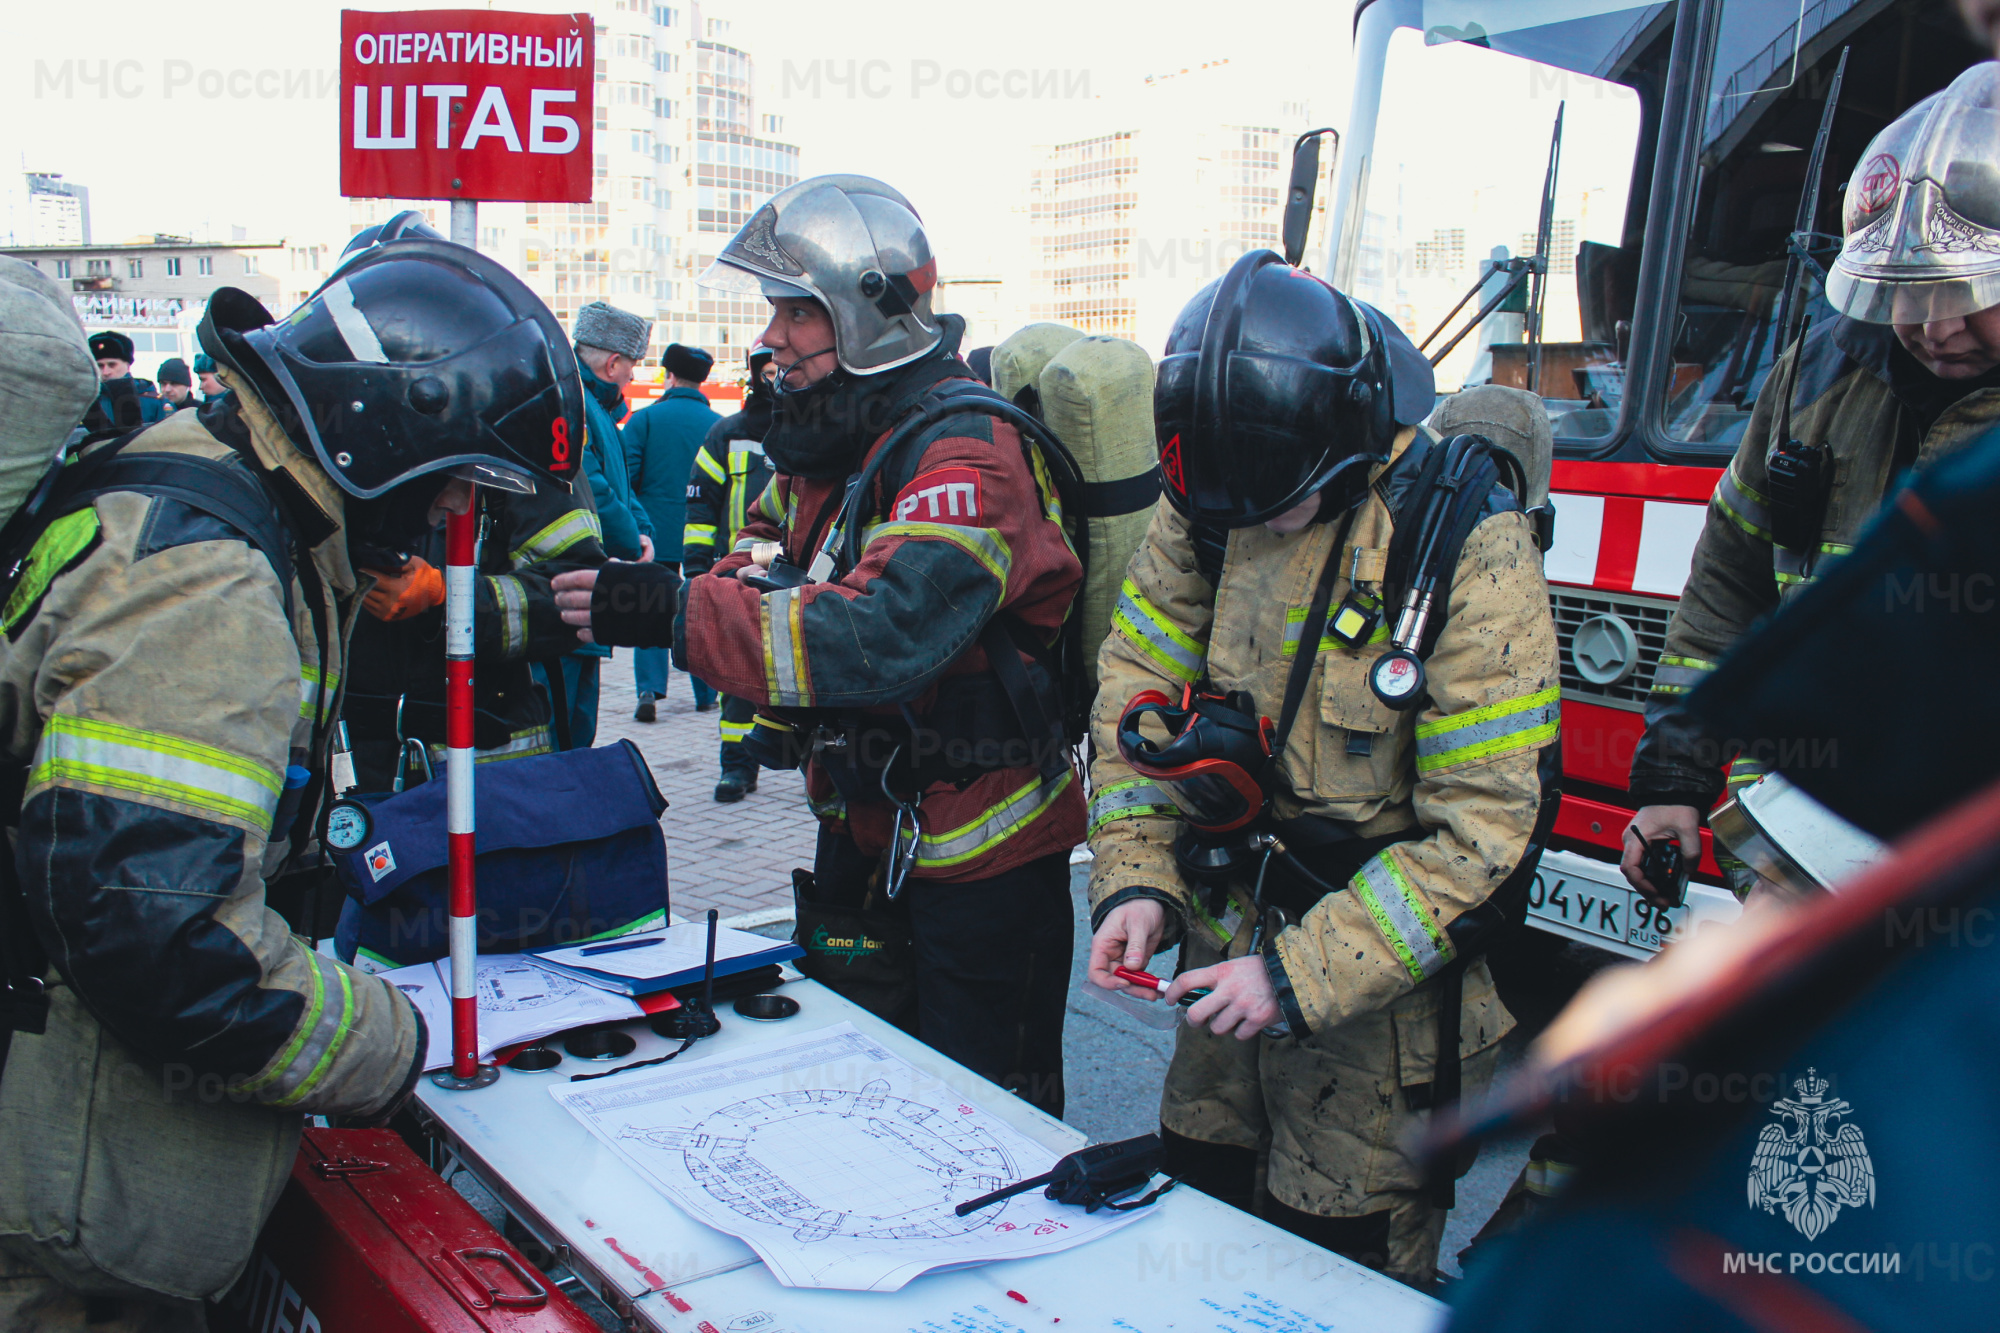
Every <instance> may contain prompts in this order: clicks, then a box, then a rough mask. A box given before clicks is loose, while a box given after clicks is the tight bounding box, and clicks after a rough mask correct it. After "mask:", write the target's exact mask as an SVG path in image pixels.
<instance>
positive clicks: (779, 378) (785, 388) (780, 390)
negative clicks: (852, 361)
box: [771, 347, 838, 398]
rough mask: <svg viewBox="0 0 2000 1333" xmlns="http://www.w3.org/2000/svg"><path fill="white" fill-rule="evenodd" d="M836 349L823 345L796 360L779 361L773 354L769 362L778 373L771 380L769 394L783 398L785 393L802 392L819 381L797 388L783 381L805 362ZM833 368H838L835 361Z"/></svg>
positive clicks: (830, 353) (832, 352)
mask: <svg viewBox="0 0 2000 1333" xmlns="http://www.w3.org/2000/svg"><path fill="white" fill-rule="evenodd" d="M836 350H838V349H836V348H833V347H823V348H821V349H820V350H819V351H817V352H808V353H806V354H805V355H804V356H802V357H800V358H799V359H798V360H796V361H780V360H778V359H777V357H776V356H773V357H772V358H771V364H772V365H774V366H776V367H777V368H778V373H777V375H775V376H774V377H773V378H772V380H771V395H772V396H773V397H775V398H783V397H785V396H786V395H787V394H794V393H804V392H805V391H806V390H808V389H810V388H812V387H813V385H814V384H818V383H820V381H819V380H814V381H813V382H812V384H801V385H800V386H799V387H798V388H796V389H794V388H792V387H791V386H790V385H789V384H787V383H785V381H786V380H788V379H790V378H791V377H792V372H793V371H795V370H797V369H798V368H799V367H800V366H803V365H804V364H805V363H806V362H808V361H816V360H818V359H819V358H820V357H823V356H832V355H833V354H834V352H835V351H836ZM835 368H836V369H838V364H837V363H836V367H835Z"/></svg>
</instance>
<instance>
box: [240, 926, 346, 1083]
mask: <svg viewBox="0 0 2000 1333" xmlns="http://www.w3.org/2000/svg"><path fill="white" fill-rule="evenodd" d="M305 956H306V958H307V959H308V960H309V961H310V963H311V967H310V969H309V970H308V973H307V975H308V976H309V977H310V979H311V983H312V990H311V993H310V994H308V995H307V997H306V1012H305V1018H304V1019H303V1021H301V1022H300V1023H299V1026H298V1030H297V1031H296V1032H294V1033H293V1034H292V1040H291V1043H290V1044H289V1045H288V1046H286V1047H285V1049H284V1050H283V1051H281V1052H280V1053H279V1054H278V1057H277V1059H275V1060H273V1061H272V1062H271V1064H270V1066H269V1067H268V1068H267V1069H266V1071H265V1072H264V1073H262V1074H260V1075H258V1076H257V1077H256V1078H254V1079H251V1080H250V1081H249V1082H248V1083H245V1084H244V1085H243V1086H242V1087H241V1088H239V1089H238V1091H239V1092H243V1093H254V1092H259V1091H262V1090H263V1089H265V1088H268V1087H276V1088H277V1089H278V1090H279V1095H278V1096H276V1097H273V1098H269V1099H267V1100H269V1102H270V1104H271V1105H272V1106H296V1105H298V1104H299V1103H300V1102H302V1101H304V1100H305V1099H306V1098H307V1097H310V1096H311V1095H312V1093H313V1090H314V1089H316V1088H317V1087H319V1085H320V1083H321V1081H322V1080H324V1079H325V1078H326V1072H327V1070H329V1069H331V1068H332V1067H333V1061H334V1057H335V1056H337V1055H339V1054H340V1048H341V1047H342V1046H343V1045H345V1044H346V1042H347V1034H348V1032H349V1030H350V1029H352V1028H353V1026H354V982H353V980H352V979H351V978H350V977H349V976H348V974H347V972H346V970H345V969H343V968H338V967H335V966H334V965H333V964H332V963H331V962H329V961H328V960H327V959H325V958H322V957H321V956H320V955H319V954H317V953H312V952H310V951H307V952H306V955H305Z"/></svg>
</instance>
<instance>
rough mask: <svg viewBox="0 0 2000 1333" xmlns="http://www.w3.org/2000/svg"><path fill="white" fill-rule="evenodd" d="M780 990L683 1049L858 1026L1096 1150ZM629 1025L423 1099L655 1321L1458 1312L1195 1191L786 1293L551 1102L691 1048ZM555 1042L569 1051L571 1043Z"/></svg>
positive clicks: (885, 1332)
mask: <svg viewBox="0 0 2000 1333" xmlns="http://www.w3.org/2000/svg"><path fill="white" fill-rule="evenodd" d="M783 993H784V994H786V995H789V996H791V997H792V998H793V999H795V1000H797V1001H798V1002H799V1004H800V1012H799V1014H798V1015H797V1016H796V1017H793V1018H789V1019H785V1020H783V1021H781V1022H778V1023H756V1022H752V1021H751V1020H749V1019H746V1018H743V1017H741V1016H739V1015H738V1014H737V1013H736V1012H735V1010H734V1009H732V1008H731V1007H730V1006H729V1005H728V1004H727V1003H725V1004H722V1005H721V1006H720V1009H721V1013H720V1017H721V1019H722V1031H721V1032H719V1033H717V1034H716V1035H715V1036H713V1037H710V1038H708V1039H706V1040H704V1041H701V1042H699V1043H697V1044H696V1045H695V1046H694V1048H693V1049H691V1050H690V1051H688V1053H687V1054H686V1055H683V1056H681V1057H680V1061H679V1062H692V1061H694V1060H697V1059H704V1058H707V1057H710V1056H716V1055H724V1054H728V1053H730V1052H732V1051H736V1050H740V1049H742V1048H744V1047H747V1046H750V1045H753V1044H756V1043H758V1042H761V1041H764V1040H766V1039H768V1038H770V1037H773V1036H776V1035H778V1034H780V1033H782V1034H784V1035H785V1036H787V1037H790V1036H794V1035H801V1034H803V1033H805V1032H807V1031H810V1030H812V1029H815V1028H820V1027H825V1026H828V1025H831V1024H834V1023H840V1022H848V1023H852V1024H854V1025H855V1027H857V1028H859V1029H861V1030H863V1031H865V1032H867V1033H868V1034H869V1035H870V1036H871V1037H873V1038H875V1039H876V1040H878V1041H880V1042H882V1043H883V1044H884V1045H886V1046H888V1047H890V1048H891V1049H892V1050H894V1051H895V1052H896V1053H897V1054H898V1055H900V1056H902V1057H903V1058H904V1059H906V1060H908V1061H909V1062H910V1063H911V1064H913V1065H916V1066H917V1067H918V1068H920V1069H922V1070H924V1071H925V1072H926V1073H928V1074H930V1075H932V1076H933V1077H936V1078H938V1079H941V1080H943V1081H944V1082H945V1083H947V1084H949V1085H951V1086H952V1087H954V1088H958V1089H961V1090H963V1091H964V1092H965V1093H966V1094H968V1095H969V1096H970V1097H971V1098H973V1099H975V1100H977V1101H978V1103H979V1104H980V1105H981V1106H983V1107H985V1108H986V1109H987V1110H988V1111H989V1112H991V1113H992V1114H994V1115H996V1116H998V1117H1000V1118H1001V1119H1003V1120H1005V1121H1007V1122H1008V1123H1009V1124H1011V1125H1013V1126H1014V1127H1015V1128H1016V1129H1018V1130H1020V1131H1021V1132H1022V1133H1024V1134H1026V1135H1028V1136H1029V1137H1031V1138H1033V1139H1035V1140H1036V1141H1037V1142H1040V1143H1043V1144H1046V1145H1048V1146H1049V1147H1050V1148H1052V1149H1054V1150H1055V1151H1057V1152H1069V1151H1072V1150H1073V1149H1075V1148H1078V1147H1081V1146H1082V1145H1083V1142H1084V1136H1083V1135H1082V1134H1081V1133H1080V1132H1079V1131H1077V1130H1074V1129H1072V1128H1070V1127H1069V1126H1068V1125H1065V1124H1063V1123H1062V1122H1061V1121H1059V1120H1055V1119H1053V1118H1052V1117H1050V1116H1047V1115H1044V1114H1043V1113H1042V1112H1040V1111H1038V1110H1036V1109H1035V1108H1034V1107H1032V1106H1030V1105H1028V1103H1026V1102H1024V1101H1021V1100H1020V1099H1019V1098H1017V1097H1014V1096H1012V1095H1010V1094H1008V1093H1007V1092H1005V1091H1003V1090H1002V1089H1000V1088H998V1087H996V1086H995V1085H993V1084H991V1083H988V1082H987V1081H986V1080H984V1079H982V1078H980V1077H978V1076H977V1075H975V1074H973V1073H972V1072H971V1071H970V1070H967V1069H965V1068H964V1067H963V1066H960V1065H957V1064H954V1063H953V1062H951V1061H949V1060H947V1059H945V1058H944V1057H943V1056H941V1055H939V1054H938V1053H937V1052H935V1051H933V1050H931V1049H930V1048H929V1047H927V1046H925V1045H923V1044H922V1043H921V1042H918V1041H917V1040H915V1039H914V1038H912V1037H910V1036H909V1035H907V1034H906V1033H903V1032H901V1031H899V1030H898V1029H896V1028H894V1027H892V1026H891V1025H889V1024H887V1023H884V1022H883V1021H881V1020H880V1019H878V1018H876V1017H875V1016H874V1015H872V1014H869V1013H868V1012H866V1011H865V1010H863V1009H861V1008H859V1007H857V1006H855V1005H853V1004H850V1003H848V1002H847V1001H846V1000H843V999H841V998H840V997H839V996H838V995H835V994H834V993H833V992H832V991H830V990H828V989H826V988H825V987H823V986H820V985H818V984H817V983H814V982H811V981H793V982H791V983H790V984H788V985H786V986H785V987H784V988H783ZM624 1030H625V1031H627V1032H629V1033H631V1034H632V1036H633V1037H634V1038H636V1039H637V1041H638V1043H639V1045H638V1049H637V1050H635V1051H633V1052H632V1054H630V1055H628V1056H626V1057H624V1059H623V1060H619V1061H611V1062H606V1063H604V1064H602V1065H600V1064H598V1063H597V1062H595V1061H588V1060H579V1059H577V1058H576V1057H574V1056H569V1055H565V1056H564V1058H563V1062H562V1063H561V1064H560V1065H558V1066H556V1067H555V1068H554V1069H553V1070H550V1071H549V1072H548V1073H545V1074H522V1073H516V1072H515V1071H513V1070H511V1069H502V1070H501V1071H500V1078H499V1080H498V1081H497V1082H496V1083H494V1084H493V1085H492V1086H490V1087H486V1088H481V1089H477V1090H474V1091H471V1092H448V1091H446V1090H444V1089H442V1088H439V1087H437V1086H436V1085H435V1084H433V1083H431V1082H430V1081H429V1079H427V1078H426V1079H425V1080H423V1081H422V1082H421V1083H420V1084H419V1089H418V1093H417V1097H418V1101H419V1102H420V1103H421V1104H422V1106H423V1109H424V1110H425V1111H426V1112H427V1113H428V1114H429V1115H430V1116H431V1118H433V1119H434V1120H435V1121H436V1122H437V1125H438V1127H439V1129H440V1130H442V1132H443V1134H444V1136H445V1138H446V1140H447V1143H448V1144H449V1145H450V1146H451V1148H452V1149H453V1151H454V1152H456V1153H457V1155H458V1156H459V1158H460V1160H461V1161H462V1162H463V1163H464V1165H465V1166H466V1167H467V1168H468V1169H470V1170H471V1171H472V1172H473V1173H474V1174H475V1175H476V1176H477V1177H479V1179H480V1180H481V1181H482V1182H483V1183H484V1184H485V1185H486V1186H487V1187H488V1188H489V1189H491V1190H492V1191H493V1193H494V1194H495V1195H497V1196H498V1197H499V1198H500V1199H501V1201H502V1202H503V1203H504V1204H505V1205H506V1206H507V1207H508V1208H509V1210H510V1211H512V1212H514V1213H516V1214H517V1215H519V1216H521V1218H522V1220H523V1221H524V1222H526V1223H527V1224H528V1225H529V1226H530V1227H531V1229H533V1230H535V1231H537V1232H538V1233H540V1234H541V1235H542V1237H543V1239H544V1240H548V1241H551V1242H556V1243H561V1244H564V1245H567V1246H568V1248H569V1249H570V1251H571V1252H572V1253H573V1255H574V1257H575V1259H576V1260H577V1261H578V1266H579V1267H580V1268H582V1269H584V1270H587V1271H591V1272H594V1273H595V1274H596V1275H598V1276H599V1277H600V1279H601V1280H602V1281H603V1282H605V1283H608V1284H610V1285H613V1286H615V1287H616V1289H617V1290H618V1291H619V1292H621V1293H622V1294H623V1295H624V1297H625V1302H623V1304H625V1305H626V1306H627V1307H628V1308H629V1310H630V1312H631V1314H632V1315H633V1316H634V1317H636V1319H637V1320H638V1321H639V1322H640V1323H641V1324H644V1325H646V1326H649V1327H651V1328H655V1329H659V1330H663V1333H843V1331H845V1330H854V1331H855V1333H898V1331H901V1330H907V1331H908V1333H1015V1331H1016V1330H1029V1329H1052V1330H1053V1329H1060V1330H1062V1333H1070V1331H1071V1330H1095V1329H1119V1330H1130V1331H1131V1333H1166V1331H1167V1330H1174V1331H1176V1333H1189V1331H1193V1333H1210V1330H1215V1331H1217V1333H1326V1331H1329V1330H1336V1329H1337V1330H1381V1331H1382V1333H1406V1331H1407V1333H1416V1331H1417V1330H1430V1329H1434V1328H1437V1327H1440V1326H1441V1324H1442V1319H1443V1312H1444V1307H1443V1306H1441V1305H1439V1304H1438V1303H1437V1302H1435V1301H1433V1300H1431V1299H1429V1298H1428V1297H1425V1296H1422V1295H1419V1294H1418V1293H1416V1292H1414V1291H1411V1290H1410V1289H1409V1288H1407V1287H1405V1286H1403V1285H1402V1284H1400V1283H1398V1282H1394V1281H1392V1280H1390V1279H1388V1278H1385V1277H1382V1276H1381V1275H1379V1274H1377V1273H1372V1272H1370V1271H1368V1270H1367V1269H1364V1268H1361V1267H1360V1266H1358V1265H1356V1264H1352V1263H1349V1262H1348V1261H1347V1260H1344V1259H1341V1258H1339V1257H1338V1256H1335V1255H1332V1254H1329V1253H1328V1252H1326V1251H1325V1250H1322V1249H1320V1248H1318V1247H1317V1246H1314V1245H1309V1244H1307V1243H1306V1242H1304V1241H1301V1240H1299V1239H1297V1238H1296V1237H1294V1236H1291V1235H1290V1234H1288V1233H1286V1232H1283V1231H1280V1230H1278V1229H1277V1228H1276V1227H1272V1226H1270V1225H1268V1224H1266V1223H1264V1222H1261V1221H1259V1220H1258V1219H1256V1218H1254V1217H1251V1216H1250V1215H1248V1214H1246V1213H1242V1212H1238V1211H1237V1210H1236V1209H1233V1208H1230V1207H1228V1206H1226V1205H1224V1204H1220V1203H1217V1202H1215V1201H1214V1200H1212V1199H1209V1198H1208V1197H1207V1196H1205V1195H1202V1194H1200V1193H1198V1192H1196V1191H1194V1190H1191V1189H1185V1188H1183V1189H1176V1190H1173V1191H1172V1192H1170V1193H1168V1194H1167V1195H1165V1196H1164V1197H1163V1198H1162V1199H1161V1200H1160V1201H1159V1202H1158V1203H1156V1204H1154V1205H1152V1207H1151V1208H1149V1209H1148V1212H1149V1213H1150V1214H1151V1216H1148V1217H1146V1218H1144V1219H1142V1220H1141V1221H1139V1222H1136V1223H1134V1224H1133V1225H1131V1226H1128V1227H1125V1228H1123V1229H1121V1230H1119V1231H1117V1232H1114V1233H1112V1234H1111V1235H1109V1236H1106V1237H1104V1238H1103V1239H1101V1240H1098V1241H1095V1242H1093V1243H1091V1244H1089V1245H1083V1246H1079V1247H1078V1248H1076V1249H1073V1250H1067V1251H1064V1252H1063V1253H1061V1254H1056V1255H1050V1256H1046V1257H1043V1258H1039V1259H1022V1260H1012V1261H1007V1262H1003V1263H996V1264H987V1265H983V1266H980V1267H977V1268H968V1269H959V1270H956V1271H952V1272H943V1273H931V1274H927V1275H926V1276H924V1277H920V1278H918V1279H916V1280H915V1281H913V1282H911V1283H910V1284H909V1285H908V1286H906V1287H904V1288H903V1290H901V1291H899V1292H894V1293H869V1292H851V1291H823V1290H812V1289H803V1288H791V1287H785V1286H782V1285H780V1284H779V1283H778V1282H777V1280H776V1279H775V1278H773V1277H772V1276H771V1273H770V1271H769V1270H768V1269H766V1268H765V1267H764V1265H763V1264H762V1263H761V1262H760V1261H759V1260H758V1258H757V1256H756V1254H755V1253H754V1252H753V1251H752V1250H751V1249H750V1247H749V1246H748V1245H745V1244H744V1243H743V1242H742V1241H740V1240H737V1239H736V1238H735V1237H733V1236H729V1235H725V1234H724V1233H722V1232H720V1231H715V1230H713V1229H711V1228H709V1227H707V1226H704V1225H703V1224H701V1223H699V1222H696V1221H695V1220H693V1219H692V1218H690V1217H688V1216H687V1215H686V1214H684V1213H682V1212H681V1211H680V1210H679V1209H678V1208H676V1207H675V1206H674V1205H673V1204H672V1203H671V1202H669V1201H668V1200H667V1198H666V1197H665V1196H664V1195H662V1194H660V1193H659V1192H657V1191H656V1190H654V1189H653V1188H652V1187H651V1186H650V1185H648V1184H647V1183H646V1182H645V1181H643V1180H642V1179H641V1178H640V1177H639V1176H638V1175H637V1174H635V1173H634V1172H633V1171H632V1169H631V1168H630V1167H628V1166H626V1165H625V1164H624V1163H623V1162H622V1161H620V1160H619V1159H618V1157H617V1156H616V1155H615V1154H613V1153H612V1152H611V1151H610V1149H608V1148H606V1147H604V1146H603V1145H602V1144H600V1143H599V1142H598V1141H597V1140H596V1139H594V1138H593V1137H591V1135H590V1133H589V1132H588V1131H587V1130H585V1129H584V1127H583V1126H582V1125H581V1124H579V1123H578V1122H577V1121H576V1119H575V1118H574V1117H572V1116H571V1115H570V1114H569V1113H568V1112H567V1111H565V1110H563V1109H562V1107H560V1106H558V1105H557V1104H556V1101H555V1099H554V1098H553V1097H551V1096H549V1094H548V1088H549V1085H550V1083H551V1082H553V1081H557V1080H563V1081H566V1080H567V1079H568V1078H569V1076H570V1075H571V1074H575V1073H583V1072H588V1071H591V1070H595V1069H599V1068H610V1067H613V1066H614V1065H616V1064H623V1063H627V1062H629V1061H633V1060H643V1059H646V1058H648V1057H651V1056H656V1055H664V1054H666V1053H667V1052H668V1051H670V1050H672V1049H673V1048H674V1046H675V1045H676V1044H677V1043H673V1042H669V1041H667V1040H666V1039H664V1038H661V1037H657V1036H654V1035H653V1033H652V1031H651V1030H650V1029H649V1028H647V1026H646V1025H645V1024H644V1023H643V1022H638V1023H632V1024H628V1025H627V1026H626V1027H625V1029H624ZM549 1045H550V1046H551V1047H552V1048H553V1049H555V1050H558V1051H560V1050H561V1049H562V1044H561V1041H560V1039H559V1038H550V1039H549ZM656 1067H658V1066H656ZM613 1304H614V1305H618V1304H620V1303H619V1302H613ZM622 1312H623V1311H621V1313H622Z"/></svg>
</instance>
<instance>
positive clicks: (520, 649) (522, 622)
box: [486, 574, 528, 658]
mask: <svg viewBox="0 0 2000 1333" xmlns="http://www.w3.org/2000/svg"><path fill="white" fill-rule="evenodd" d="M486 582H487V583H488V584H490V585H491V586H492V588H493V608H494V611H495V613H496V614H498V615H499V617H500V655H501V656H502V657H506V658H515V657H519V656H520V655H521V654H522V653H524V652H526V651H527V650H528V590H527V589H526V588H524V587H522V586H521V580H519V579H517V578H515V577H514V576H513V575H512V574H490V575H488V576H487V578H486Z"/></svg>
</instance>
